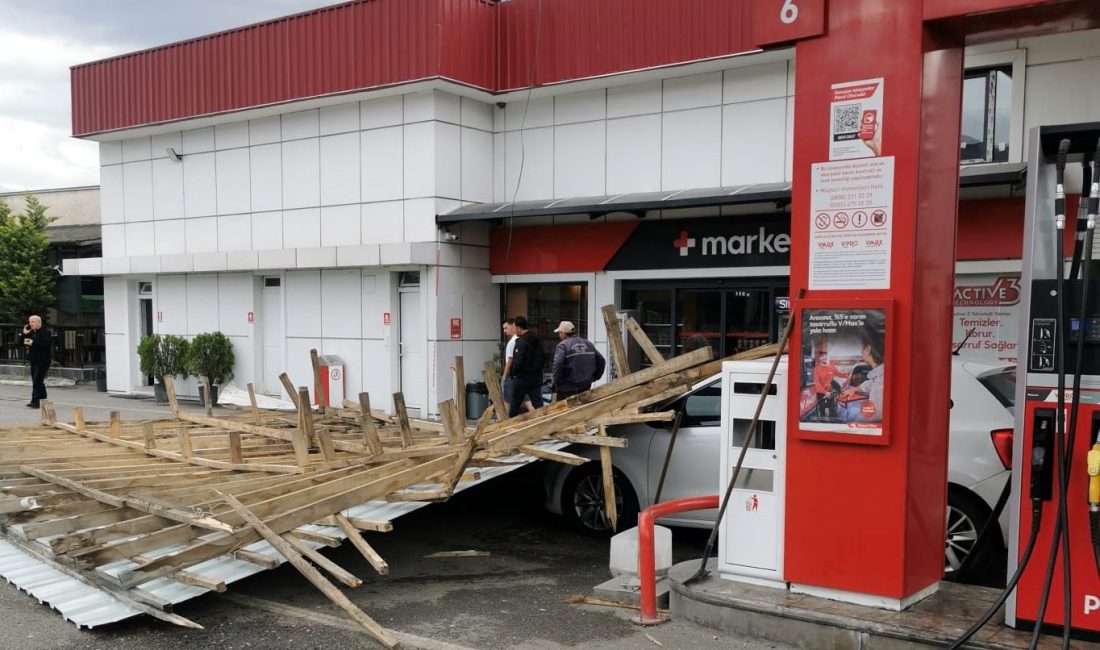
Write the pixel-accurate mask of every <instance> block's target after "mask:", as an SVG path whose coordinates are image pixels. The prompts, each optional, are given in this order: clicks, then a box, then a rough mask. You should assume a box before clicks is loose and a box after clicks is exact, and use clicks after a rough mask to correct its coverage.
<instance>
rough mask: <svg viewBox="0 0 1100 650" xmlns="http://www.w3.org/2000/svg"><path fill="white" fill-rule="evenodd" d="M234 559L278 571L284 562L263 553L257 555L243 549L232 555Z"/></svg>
mask: <svg viewBox="0 0 1100 650" xmlns="http://www.w3.org/2000/svg"><path fill="white" fill-rule="evenodd" d="M232 555H233V557H235V558H237V559H238V560H241V561H243V562H249V563H251V564H255V565H256V566H260V567H263V568H265V569H276V568H278V567H279V565H280V564H282V562H280V561H279V559H278V558H274V557H270V556H267V555H264V554H263V553H257V552H255V551H246V550H245V549H243V548H239V549H237V550H235V551H233V553H232Z"/></svg>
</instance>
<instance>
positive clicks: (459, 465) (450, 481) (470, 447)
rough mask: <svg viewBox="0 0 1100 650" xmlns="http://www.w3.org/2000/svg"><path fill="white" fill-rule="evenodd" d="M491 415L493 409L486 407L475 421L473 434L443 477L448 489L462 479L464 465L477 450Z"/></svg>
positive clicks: (451, 488) (452, 488) (464, 469)
mask: <svg viewBox="0 0 1100 650" xmlns="http://www.w3.org/2000/svg"><path fill="white" fill-rule="evenodd" d="M492 417H493V409H491V408H487V409H485V412H484V413H482V414H481V419H479V420H478V421H477V427H476V428H475V429H474V435H472V436H470V439H469V440H467V441H466V448H465V450H464V451H463V452H462V453H461V454H459V456H458V458H457V459H456V460H455V465H454V467H453V468H452V469H451V471H450V472H449V473H448V475H447V476H446V477H444V478H443V480H442V483H443V485H445V486H446V488H447V489H448V490H450V491H451V492H454V489H455V486H456V485H458V482H459V481H460V480H461V479H462V475H463V473H464V472H465V471H466V467H467V466H468V465H469V464H470V460H471V459H472V458H473V457H474V452H475V451H476V450H477V446H478V444H479V443H480V442H481V437H482V436H483V435H484V434H485V428H486V427H487V426H489V420H490V419H491V418H492Z"/></svg>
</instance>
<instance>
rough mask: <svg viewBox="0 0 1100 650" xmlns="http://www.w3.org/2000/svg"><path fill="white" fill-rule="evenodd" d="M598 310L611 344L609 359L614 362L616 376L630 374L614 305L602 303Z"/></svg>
mask: <svg viewBox="0 0 1100 650" xmlns="http://www.w3.org/2000/svg"><path fill="white" fill-rule="evenodd" d="M600 311H601V312H602V313H603V323H604V327H605V328H606V329H607V341H608V343H609V344H610V345H611V359H612V361H614V363H615V372H616V376H617V377H625V376H627V375H629V374H630V365H629V364H628V363H627V360H626V348H625V347H623V333H622V330H620V329H619V319H618V317H617V314H616V312H617V310H616V309H615V305H604V306H603V308H602V309H600Z"/></svg>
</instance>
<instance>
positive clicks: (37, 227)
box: [0, 196, 57, 323]
mask: <svg viewBox="0 0 1100 650" xmlns="http://www.w3.org/2000/svg"><path fill="white" fill-rule="evenodd" d="M46 210H47V208H46V206H45V205H43V204H42V203H41V202H40V201H39V200H38V199H37V198H36V197H34V196H27V199H26V209H25V210H24V212H23V213H22V214H12V212H11V209H10V208H9V207H8V205H7V204H5V203H3V202H0V320H2V321H5V322H9V323H21V322H23V321H24V320H26V318H27V316H29V315H31V314H38V315H41V316H43V317H44V316H45V312H46V310H47V309H48V308H50V307H52V306H53V305H54V301H55V299H56V290H57V274H56V272H54V270H53V269H52V268H50V265H49V263H48V260H47V257H46V252H47V250H48V249H49V246H50V240H49V237H48V236H47V235H46V226H48V225H49V224H50V223H51V222H52V221H53V220H54V218H53V217H50V216H48V215H47V214H46Z"/></svg>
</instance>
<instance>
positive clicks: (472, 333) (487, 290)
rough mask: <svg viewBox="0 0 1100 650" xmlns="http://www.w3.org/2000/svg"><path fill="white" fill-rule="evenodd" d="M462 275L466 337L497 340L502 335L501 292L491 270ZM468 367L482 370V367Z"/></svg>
mask: <svg viewBox="0 0 1100 650" xmlns="http://www.w3.org/2000/svg"><path fill="white" fill-rule="evenodd" d="M461 271H462V337H463V338H465V339H475V338H485V339H491V340H494V341H495V340H497V339H498V338H499V335H500V318H499V310H500V304H499V303H500V300H499V297H500V290H499V289H498V288H497V287H496V286H494V285H493V281H492V276H491V275H490V274H489V271H488V270H487V269H462V270H461ZM482 362H483V363H484V360H483V361H482ZM466 367H467V368H480V367H481V364H478V365H474V366H466ZM467 374H469V371H467ZM478 374H480V373H478Z"/></svg>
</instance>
